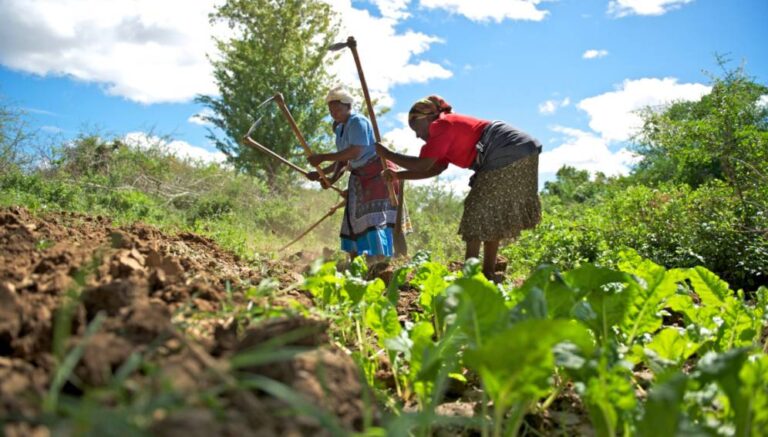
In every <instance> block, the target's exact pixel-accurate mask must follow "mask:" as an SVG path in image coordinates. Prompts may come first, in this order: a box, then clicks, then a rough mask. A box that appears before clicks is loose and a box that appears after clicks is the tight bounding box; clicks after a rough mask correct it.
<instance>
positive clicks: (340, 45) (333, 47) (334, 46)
mask: <svg viewBox="0 0 768 437" xmlns="http://www.w3.org/2000/svg"><path fill="white" fill-rule="evenodd" d="M345 48H347V43H345V42H337V43H335V44H331V45H330V46H328V51H331V52H335V51H338V50H341V49H345Z"/></svg>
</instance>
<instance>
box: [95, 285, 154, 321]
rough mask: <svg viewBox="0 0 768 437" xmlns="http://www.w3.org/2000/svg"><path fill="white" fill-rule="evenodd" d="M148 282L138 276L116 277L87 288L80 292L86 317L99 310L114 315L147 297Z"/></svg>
mask: <svg viewBox="0 0 768 437" xmlns="http://www.w3.org/2000/svg"><path fill="white" fill-rule="evenodd" d="M148 294H149V284H148V283H147V281H146V280H143V279H139V278H128V279H122V278H121V279H116V280H115V281H113V282H110V283H107V284H104V285H101V286H98V287H94V288H89V289H87V290H85V291H84V292H83V294H82V300H83V304H85V309H86V310H87V312H88V319H93V318H94V317H96V314H97V313H98V312H99V311H105V312H106V313H107V314H108V315H110V316H115V315H117V314H118V313H119V312H120V309H122V308H124V307H128V306H131V305H132V304H133V303H134V302H138V301H141V300H144V299H146V298H147V295H148Z"/></svg>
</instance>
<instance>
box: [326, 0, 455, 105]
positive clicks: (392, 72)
mask: <svg viewBox="0 0 768 437" xmlns="http://www.w3.org/2000/svg"><path fill="white" fill-rule="evenodd" d="M325 1H326V2H328V3H329V4H330V5H331V7H333V9H334V10H335V11H336V12H338V13H339V16H340V18H341V25H342V28H341V31H340V32H339V38H341V39H342V40H345V39H346V38H347V36H349V35H352V36H354V37H355V39H356V40H357V50H358V53H359V55H360V62H361V64H362V66H363V71H364V73H365V79H366V82H367V83H368V87H369V88H370V90H371V93H372V94H374V95H377V96H378V97H380V98H383V99H384V102H390V103H389V104H391V103H393V102H394V99H393V98H392V97H391V95H390V90H391V88H392V87H394V86H396V85H403V84H409V83H425V82H428V81H430V80H433V79H447V78H450V77H452V76H453V72H451V71H450V70H448V69H447V68H445V67H443V66H442V65H440V64H438V63H436V62H432V61H427V60H423V59H417V58H418V57H419V56H420V55H422V54H424V53H425V52H427V51H428V50H429V48H430V47H431V46H432V45H433V44H439V43H442V42H443V41H442V40H441V39H440V38H438V37H436V36H433V35H427V34H425V33H421V32H415V31H412V30H407V31H405V32H400V31H399V30H398V29H397V26H398V24H399V23H400V22H401V20H402V19H403V18H404V17H407V16H408V13H407V6H408V3H409V2H408V1H398V0H380V1H375V2H374V3H375V4H376V5H377V6H378V7H379V10H380V12H381V14H382V16H381V17H376V16H374V15H372V14H371V13H370V12H369V11H367V10H365V9H357V8H355V7H353V6H352V1H351V0H325ZM332 71H333V72H334V73H336V75H337V76H338V77H339V80H340V81H341V82H343V83H345V84H347V85H351V86H354V87H359V86H360V82H359V79H358V76H357V68H356V67H355V62H354V59H353V58H352V55H351V54H350V53H349V51H348V50H345V51H342V52H340V57H339V59H338V61H337V62H336V64H335V65H334V66H333V68H332ZM383 104H386V103H383Z"/></svg>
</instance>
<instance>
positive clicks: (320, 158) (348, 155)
mask: <svg viewBox="0 0 768 437" xmlns="http://www.w3.org/2000/svg"><path fill="white" fill-rule="evenodd" d="M362 151H363V147H362V146H349V147H348V148H346V149H344V150H342V151H341V152H336V153H317V154H315V155H311V156H310V157H309V158H307V159H308V160H309V163H310V164H312V165H313V166H316V165H320V163H321V162H324V161H337V162H338V161H351V160H354V159H357V157H358V156H360V153H362Z"/></svg>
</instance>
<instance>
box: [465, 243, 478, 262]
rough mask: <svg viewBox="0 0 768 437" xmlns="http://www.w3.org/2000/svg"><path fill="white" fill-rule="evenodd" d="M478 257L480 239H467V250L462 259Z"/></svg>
mask: <svg viewBox="0 0 768 437" xmlns="http://www.w3.org/2000/svg"><path fill="white" fill-rule="evenodd" d="M479 257H480V240H469V241H467V251H466V252H465V256H464V259H465V260H468V259H470V258H479Z"/></svg>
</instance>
